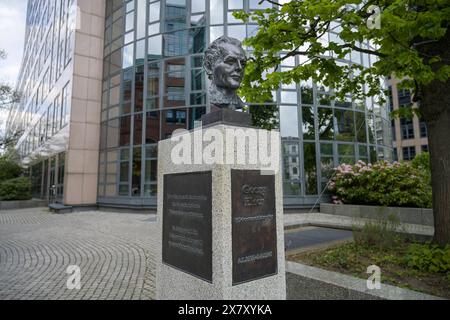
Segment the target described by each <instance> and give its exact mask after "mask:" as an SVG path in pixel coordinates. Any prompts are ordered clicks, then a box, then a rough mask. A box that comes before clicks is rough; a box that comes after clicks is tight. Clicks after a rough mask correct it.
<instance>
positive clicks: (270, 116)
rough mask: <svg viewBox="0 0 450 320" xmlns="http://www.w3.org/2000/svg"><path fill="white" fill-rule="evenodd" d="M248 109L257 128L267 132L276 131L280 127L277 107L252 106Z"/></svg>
mask: <svg viewBox="0 0 450 320" xmlns="http://www.w3.org/2000/svg"><path fill="white" fill-rule="evenodd" d="M248 108H249V111H250V114H251V115H252V123H253V125H254V126H255V127H257V128H261V129H266V130H274V129H276V128H278V127H279V124H278V117H277V111H278V107H277V106H276V105H274V104H273V105H252V106H250V107H248Z"/></svg>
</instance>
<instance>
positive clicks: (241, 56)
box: [204, 36, 247, 110]
mask: <svg viewBox="0 0 450 320" xmlns="http://www.w3.org/2000/svg"><path fill="white" fill-rule="evenodd" d="M246 62H247V58H246V56H245V51H244V49H243V48H242V43H241V42H240V41H239V40H237V39H234V38H230V37H225V36H223V37H220V38H218V39H217V40H215V41H214V42H213V43H211V45H210V46H209V47H208V49H207V50H206V52H205V58H204V69H205V71H206V73H207V75H208V77H209V79H210V80H211V85H210V88H209V97H210V103H211V109H216V110H217V109H229V110H236V109H241V108H242V107H243V106H244V103H243V102H242V100H241V99H240V98H239V97H238V95H237V93H236V91H237V89H239V87H240V86H241V82H242V78H243V77H244V69H245V64H246Z"/></svg>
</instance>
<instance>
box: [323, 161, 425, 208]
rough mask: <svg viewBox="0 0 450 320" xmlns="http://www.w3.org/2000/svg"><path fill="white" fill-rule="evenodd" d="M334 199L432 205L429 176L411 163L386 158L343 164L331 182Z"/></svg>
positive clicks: (407, 205)
mask: <svg viewBox="0 0 450 320" xmlns="http://www.w3.org/2000/svg"><path fill="white" fill-rule="evenodd" d="M329 189H330V191H331V193H332V194H333V195H334V196H335V197H334V201H335V203H342V202H343V203H347V204H359V205H378V206H390V207H418V208H431V207H432V192H431V185H430V183H429V177H428V175H427V173H426V172H424V170H421V169H418V168H414V167H413V166H411V165H410V164H408V163H398V162H396V163H394V164H389V163H388V162H386V161H381V162H378V163H376V164H374V165H371V164H368V165H366V164H365V163H364V162H362V161H359V162H358V163H357V164H356V165H354V166H351V165H346V164H343V165H341V166H339V167H338V168H337V169H335V175H334V176H333V178H332V179H331V182H330V184H329Z"/></svg>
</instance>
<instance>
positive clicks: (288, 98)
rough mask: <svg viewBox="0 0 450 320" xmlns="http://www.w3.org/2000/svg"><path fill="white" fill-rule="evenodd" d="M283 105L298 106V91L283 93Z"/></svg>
mask: <svg viewBox="0 0 450 320" xmlns="http://www.w3.org/2000/svg"><path fill="white" fill-rule="evenodd" d="M281 103H292V104H297V91H281Z"/></svg>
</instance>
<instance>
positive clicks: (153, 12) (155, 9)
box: [148, 1, 160, 23]
mask: <svg viewBox="0 0 450 320" xmlns="http://www.w3.org/2000/svg"><path fill="white" fill-rule="evenodd" d="M149 10H150V11H149V17H148V20H149V22H150V23H151V22H155V21H159V15H160V2H159V1H158V2H155V3H151V4H150V9H149Z"/></svg>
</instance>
